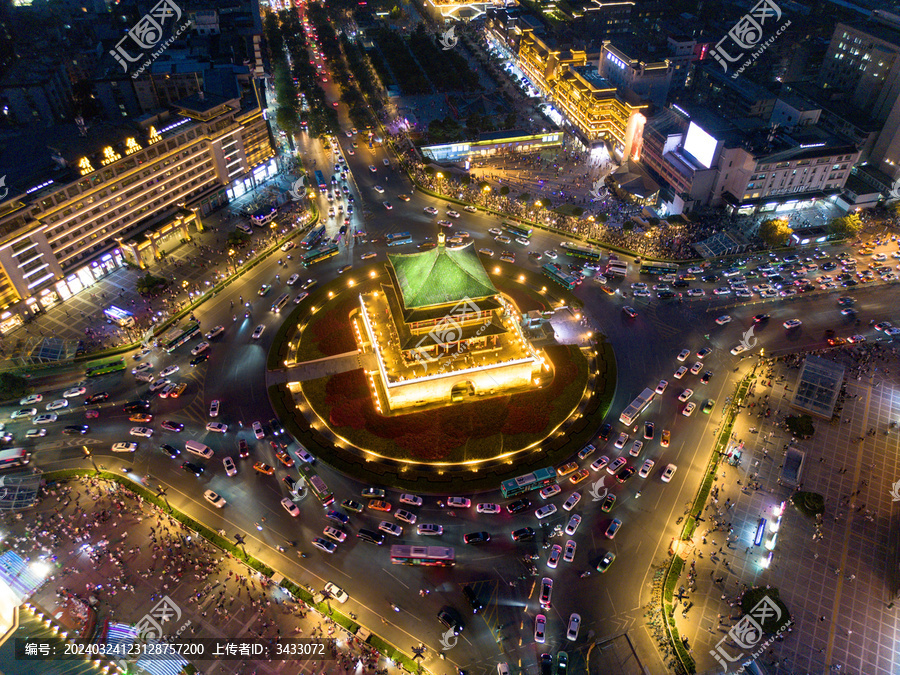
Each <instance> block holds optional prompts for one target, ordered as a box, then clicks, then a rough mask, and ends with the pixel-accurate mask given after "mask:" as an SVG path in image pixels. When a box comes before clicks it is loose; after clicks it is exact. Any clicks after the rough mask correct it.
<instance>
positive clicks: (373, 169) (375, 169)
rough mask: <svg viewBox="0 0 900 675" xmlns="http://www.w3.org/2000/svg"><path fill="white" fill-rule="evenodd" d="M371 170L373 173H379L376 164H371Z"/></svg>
mask: <svg viewBox="0 0 900 675" xmlns="http://www.w3.org/2000/svg"><path fill="white" fill-rule="evenodd" d="M369 171H371V172H372V173H378V169H377V168H375V165H374V164H369Z"/></svg>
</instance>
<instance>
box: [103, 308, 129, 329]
mask: <svg viewBox="0 0 900 675" xmlns="http://www.w3.org/2000/svg"><path fill="white" fill-rule="evenodd" d="M103 313H104V314H105V315H106V318H107V319H109V320H110V321H112V322H113V323H114V324H116V325H117V326H121V327H122V328H131V327H132V326H134V315H133V314H132V313H131V312H129V311H127V310H124V309H120V308H119V307H116V306H115V305H110V306H109V307H107V308H106V309H104V310H103Z"/></svg>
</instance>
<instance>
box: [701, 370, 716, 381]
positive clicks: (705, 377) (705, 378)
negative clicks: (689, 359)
mask: <svg viewBox="0 0 900 675" xmlns="http://www.w3.org/2000/svg"><path fill="white" fill-rule="evenodd" d="M712 376H713V372H712V371H711V370H707V371H706V372H705V373H703V377H701V378H700V383H701V384H709V381H710V380H711V379H712Z"/></svg>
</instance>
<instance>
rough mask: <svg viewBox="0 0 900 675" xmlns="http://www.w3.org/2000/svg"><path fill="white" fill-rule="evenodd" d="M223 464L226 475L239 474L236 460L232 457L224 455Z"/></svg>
mask: <svg viewBox="0 0 900 675" xmlns="http://www.w3.org/2000/svg"><path fill="white" fill-rule="evenodd" d="M222 466H224V467H225V475H226V476H234V475H236V474H237V467H236V466H235V465H234V460H233V459H231V457H223V458H222Z"/></svg>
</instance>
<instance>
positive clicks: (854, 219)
mask: <svg viewBox="0 0 900 675" xmlns="http://www.w3.org/2000/svg"><path fill="white" fill-rule="evenodd" d="M861 229H862V221H861V220H860V219H859V216H858V215H856V214H855V213H851V214H848V215H846V216H842V217H840V218H832V219H831V222H829V223H828V231H829V233H830V234H831V235H832V236H835V237H841V238H843V239H848V238H850V237H855V236H856V235H857V234H859V231H860V230H861Z"/></svg>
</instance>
